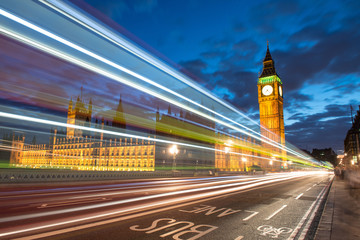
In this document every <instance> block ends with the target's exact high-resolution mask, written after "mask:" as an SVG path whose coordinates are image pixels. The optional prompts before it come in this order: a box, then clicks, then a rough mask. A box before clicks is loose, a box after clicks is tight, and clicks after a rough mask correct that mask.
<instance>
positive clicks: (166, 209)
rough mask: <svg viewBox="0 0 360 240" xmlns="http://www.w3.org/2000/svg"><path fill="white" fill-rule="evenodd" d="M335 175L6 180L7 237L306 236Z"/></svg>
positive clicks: (2, 230) (1, 224) (0, 221)
mask: <svg viewBox="0 0 360 240" xmlns="http://www.w3.org/2000/svg"><path fill="white" fill-rule="evenodd" d="M331 179H332V175H330V174H328V173H325V172H300V173H294V172H293V173H277V174H267V175H262V176H257V175H255V176H227V177H203V178H185V179H184V178H171V179H151V180H149V179H145V180H133V181H119V182H117V183H112V184H108V183H101V184H100V183H98V184H90V183H82V184H80V183H79V184H73V185H70V186H62V185H61V184H60V185H59V184H58V185H54V186H48V185H46V186H41V185H40V186H26V185H25V186H24V185H21V186H17V187H16V188H15V187H12V186H7V187H6V188H2V191H1V194H0V204H1V210H0V211H1V212H0V213H1V215H0V216H1V218H0V238H1V239H39V238H40V239H232V240H240V239H244V240H245V239H304V238H305V236H306V233H307V232H308V230H309V228H310V223H311V220H312V219H313V217H314V213H315V210H316V209H317V208H318V207H319V203H320V200H321V199H322V198H324V195H325V193H326V189H327V187H328V186H329V183H330V180H331ZM14 186H15V185H14Z"/></svg>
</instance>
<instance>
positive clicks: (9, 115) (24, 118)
mask: <svg viewBox="0 0 360 240" xmlns="http://www.w3.org/2000/svg"><path fill="white" fill-rule="evenodd" d="M0 117H4V118H10V119H16V120H22V121H27V122H33V123H42V124H46V125H51V126H58V127H66V128H67V127H69V128H75V129H80V130H85V131H90V132H96V133H103V134H109V135H114V136H121V137H129V138H138V139H144V140H148V141H154V142H160V143H168V144H176V145H181V146H186V147H191V148H197V149H203V150H209V151H216V152H224V153H229V152H227V151H225V150H221V149H215V148H210V147H204V146H199V145H193V144H189V143H182V142H175V141H169V140H164V139H159V138H150V137H144V136H139V135H133V134H127V133H120V132H114V131H109V130H104V129H97V128H90V127H85V126H79V125H72V124H67V123H61V122H56V121H51V120H45V119H39V118H34V117H27V116H22V115H17V114H12V113H5V112H0ZM231 153H232V154H236V155H240V156H245V157H255V158H259V159H266V160H269V161H270V160H273V159H271V158H266V157H261V156H253V155H250V154H245V153H238V152H231Z"/></svg>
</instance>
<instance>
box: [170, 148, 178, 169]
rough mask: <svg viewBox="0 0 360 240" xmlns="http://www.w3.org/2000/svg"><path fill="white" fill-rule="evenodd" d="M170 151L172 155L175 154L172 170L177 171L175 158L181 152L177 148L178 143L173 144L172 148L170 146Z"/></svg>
mask: <svg viewBox="0 0 360 240" xmlns="http://www.w3.org/2000/svg"><path fill="white" fill-rule="evenodd" d="M169 153H170V154H171V155H173V163H172V171H175V169H176V161H175V158H176V154H178V153H179V150H178V148H177V146H176V145H172V146H171V147H170V148H169Z"/></svg>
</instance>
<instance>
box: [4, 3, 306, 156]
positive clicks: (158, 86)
mask: <svg viewBox="0 0 360 240" xmlns="http://www.w3.org/2000/svg"><path fill="white" fill-rule="evenodd" d="M0 14H1V15H3V16H5V17H7V18H9V19H11V20H13V21H15V22H18V23H20V24H22V25H24V26H26V27H28V28H30V29H33V30H34V31H37V32H39V33H41V34H43V35H45V36H47V37H49V38H52V39H54V40H56V41H58V42H60V43H62V44H64V45H66V46H68V47H71V48H73V49H75V50H77V51H79V52H81V53H84V54H86V55H88V56H90V57H92V58H94V59H97V60H99V61H101V62H103V63H105V64H108V65H109V66H112V67H114V68H116V69H118V70H120V71H123V72H125V73H127V74H129V75H131V76H133V77H136V78H137V79H140V80H142V81H144V82H147V83H149V84H151V85H153V86H155V87H157V88H159V89H161V90H164V91H166V92H168V93H171V94H173V95H175V96H177V97H179V98H182V99H184V100H186V101H188V102H191V103H192V104H194V105H196V106H199V107H202V108H203V109H206V110H207V111H209V112H211V113H213V114H216V115H218V116H220V117H222V118H224V119H226V120H227V121H230V122H232V123H234V124H236V125H238V126H240V127H242V128H244V129H246V130H248V131H250V132H252V133H250V132H246V131H245V130H243V129H240V128H238V127H235V126H233V125H231V124H229V123H226V122H224V121H221V120H219V119H216V118H214V117H212V116H210V115H208V114H205V113H203V112H201V111H198V110H196V109H193V108H190V107H188V106H186V105H185V104H182V103H180V102H178V101H176V100H173V99H170V98H168V97H166V96H164V95H161V94H159V93H157V92H155V91H151V90H149V89H148V88H144V87H142V86H139V85H138V84H136V83H133V82H131V81H129V80H127V79H125V78H123V77H119V76H118V75H113V74H111V73H109V72H107V71H105V70H102V69H99V68H97V67H94V66H92V65H90V64H88V63H84V62H83V61H81V60H78V59H75V58H74V57H70V56H68V55H65V54H63V53H60V52H59V51H57V50H54V49H51V50H50V51H49V53H51V54H54V53H55V54H54V55H56V56H58V57H61V58H64V59H66V60H68V61H69V59H72V61H71V62H73V63H76V64H78V65H80V66H82V67H85V68H88V69H90V70H92V71H95V72H98V73H101V74H102V75H104V76H107V77H109V78H111V79H114V80H116V81H119V82H122V83H124V84H127V85H129V86H131V87H134V88H136V89H138V90H140V91H143V92H147V93H149V94H150V95H153V96H155V97H158V98H160V99H163V100H165V101H167V102H169V103H172V104H174V105H177V106H179V107H181V108H183V109H186V110H188V111H190V112H193V113H196V114H197V115H200V116H202V117H204V118H207V119H209V120H211V121H214V122H217V123H219V124H222V125H224V126H226V127H229V128H232V129H234V130H236V131H238V132H241V133H244V134H246V135H248V136H251V137H253V138H255V139H257V140H260V141H263V142H266V143H267V144H269V145H271V146H274V147H276V148H279V149H282V150H285V151H287V152H291V153H292V154H294V155H296V156H298V157H300V158H303V159H306V158H304V156H303V155H301V154H300V153H298V152H296V151H294V150H292V149H290V148H288V147H286V146H282V145H281V144H279V143H277V142H275V141H273V140H272V139H269V138H266V137H264V136H261V135H260V133H257V132H255V131H254V130H252V129H249V128H247V127H246V126H244V125H242V124H239V123H236V122H235V121H234V120H232V119H229V118H227V117H225V116H223V115H221V114H219V113H218V112H215V111H213V110H211V109H208V108H206V107H204V106H202V105H201V104H198V103H196V102H195V101H193V100H191V99H189V98H187V97H185V96H183V95H181V94H179V93H176V92H175V91H173V90H171V89H168V88H166V87H164V86H162V85H160V84H157V83H156V82H154V81H152V80H150V79H148V78H146V77H143V76H142V75H140V74H138V73H135V72H133V71H131V70H129V69H127V68H124V67H123V66H120V65H119V64H116V63H114V62H112V61H110V60H108V59H106V58H104V57H101V56H100V55H98V54H95V53H93V52H91V51H89V50H87V49H85V48H83V47H80V46H79V45H76V44H74V43H72V42H70V41H68V40H66V39H64V38H62V37H59V36H57V35H55V34H53V33H51V32H49V31H47V30H44V29H42V28H40V27H38V26H36V25H34V24H32V23H30V22H28V21H26V20H24V19H22V18H20V17H17V16H15V15H13V14H11V13H9V12H6V11H4V10H3V9H0ZM1 31H2V32H4V33H5V34H7V35H12V36H13V37H15V38H17V39H23V41H24V42H27V43H29V42H30V45H32V46H37V47H38V48H40V49H49V47H47V46H44V45H43V44H39V43H35V42H34V41H31V40H30V39H29V38H26V37H22V36H19V34H14V32H11V31H10V30H6V29H5V28H2V29H1ZM253 133H254V134H255V135H254V134H253ZM265 139H266V140H265Z"/></svg>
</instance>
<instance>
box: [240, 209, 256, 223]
mask: <svg viewBox="0 0 360 240" xmlns="http://www.w3.org/2000/svg"><path fill="white" fill-rule="evenodd" d="M245 212H252V213H253V214H251V215H250V216H248V217H246V218H244V219H243V221H247V220H249V219H250V218H252V217H254V216H255V215H256V214H258V213H259V212H255V211H248V210H245Z"/></svg>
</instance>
